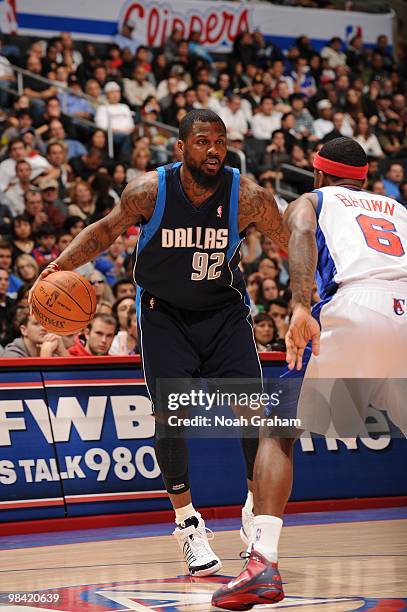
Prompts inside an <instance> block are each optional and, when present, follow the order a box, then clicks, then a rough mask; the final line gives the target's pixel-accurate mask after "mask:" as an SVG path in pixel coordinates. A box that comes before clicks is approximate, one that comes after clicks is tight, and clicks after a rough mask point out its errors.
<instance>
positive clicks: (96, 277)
mask: <svg viewBox="0 0 407 612" xmlns="http://www.w3.org/2000/svg"><path fill="white" fill-rule="evenodd" d="M87 279H88V281H89V282H90V284H91V285H92V287H93V288H94V290H95V293H96V300H97V303H98V304H100V302H107V303H109V304H110V305H112V304H113V302H114V301H115V299H116V298H115V297H114V294H113V293H112V290H111V288H110V287H109V285H108V284H107V282H106V279H105V277H104V276H103V274H101V273H100V272H99V271H98V270H95V271H94V272H92V273H91V274H89V275H88V276H87Z"/></svg>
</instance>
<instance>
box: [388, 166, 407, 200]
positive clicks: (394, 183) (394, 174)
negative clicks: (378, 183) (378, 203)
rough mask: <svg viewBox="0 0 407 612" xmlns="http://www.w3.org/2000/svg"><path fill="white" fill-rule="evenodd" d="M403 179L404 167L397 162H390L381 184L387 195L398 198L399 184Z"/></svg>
mask: <svg viewBox="0 0 407 612" xmlns="http://www.w3.org/2000/svg"><path fill="white" fill-rule="evenodd" d="M403 180H404V168H403V166H402V165H401V164H400V163H398V162H392V163H391V164H390V166H389V168H388V170H387V172H386V178H384V179H383V185H384V189H385V192H386V195H387V196H390V197H391V198H395V199H396V200H398V199H399V198H400V184H401V183H402V181H403Z"/></svg>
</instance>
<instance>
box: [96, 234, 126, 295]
mask: <svg viewBox="0 0 407 612" xmlns="http://www.w3.org/2000/svg"><path fill="white" fill-rule="evenodd" d="M124 260H125V252H124V240H123V237H122V236H119V237H118V238H116V240H115V241H114V242H113V244H111V245H110V247H109V248H108V250H107V252H106V253H103V254H102V255H99V257H97V258H96V259H95V268H96V269H97V270H99V271H100V272H101V273H102V274H103V275H104V277H105V278H106V280H107V282H108V283H109V285H110V286H111V287H112V286H113V285H114V284H115V282H116V279H117V277H119V276H123V274H124V267H123V264H124Z"/></svg>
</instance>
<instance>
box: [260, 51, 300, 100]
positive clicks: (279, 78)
mask: <svg viewBox="0 0 407 612" xmlns="http://www.w3.org/2000/svg"><path fill="white" fill-rule="evenodd" d="M266 74H267V73H266ZM266 74H265V75H263V80H264V78H265V76H266ZM271 76H272V78H271V82H270V90H271V93H272V95H275V94H276V93H277V86H278V84H279V83H287V86H288V91H289V92H290V95H291V94H292V93H294V80H293V78H292V77H291V76H289V75H285V74H284V62H283V61H282V60H276V61H275V62H274V64H273V68H272V70H271Z"/></svg>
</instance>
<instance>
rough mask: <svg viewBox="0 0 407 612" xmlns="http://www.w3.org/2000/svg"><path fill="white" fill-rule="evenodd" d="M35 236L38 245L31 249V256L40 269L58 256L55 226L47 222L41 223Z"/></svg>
mask: <svg viewBox="0 0 407 612" xmlns="http://www.w3.org/2000/svg"><path fill="white" fill-rule="evenodd" d="M36 237H37V244H38V246H36V247H35V249H34V250H33V257H34V259H35V261H36V262H37V264H38V265H39V267H40V269H41V270H42V269H43V268H45V267H46V266H47V265H48V264H49V263H50V262H51V261H54V259H56V258H57V257H58V249H57V248H56V246H55V243H56V237H55V228H54V227H53V226H52V225H50V224H49V223H43V224H42V225H40V226H39V228H38V229H37V231H36Z"/></svg>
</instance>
